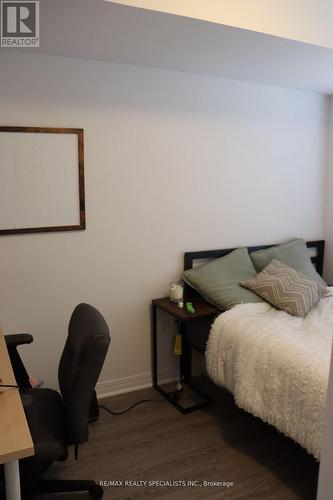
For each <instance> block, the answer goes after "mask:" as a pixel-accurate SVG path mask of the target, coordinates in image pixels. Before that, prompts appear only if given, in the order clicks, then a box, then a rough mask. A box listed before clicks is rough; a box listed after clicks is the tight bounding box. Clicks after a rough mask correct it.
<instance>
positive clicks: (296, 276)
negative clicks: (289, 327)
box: [240, 259, 328, 318]
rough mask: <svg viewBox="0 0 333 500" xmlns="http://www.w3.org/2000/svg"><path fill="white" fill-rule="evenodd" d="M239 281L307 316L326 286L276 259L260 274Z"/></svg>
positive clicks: (277, 304) (295, 313) (274, 302)
mask: <svg viewBox="0 0 333 500" xmlns="http://www.w3.org/2000/svg"><path fill="white" fill-rule="evenodd" d="M240 285H241V286H243V287H245V288H247V289H249V290H252V291H253V292H254V293H256V294H257V295H259V297H261V298H263V299H264V300H266V302H269V303H270V304H272V305H273V306H275V307H277V308H278V309H282V310H283V311H286V312H287V313H289V314H291V315H293V316H300V317H301V318H305V316H306V315H307V314H308V312H309V311H310V310H311V309H312V308H313V306H315V305H316V304H317V303H318V302H319V300H320V299H321V297H323V296H324V295H326V294H327V293H328V292H327V289H326V288H325V287H324V286H323V285H321V284H320V283H316V282H315V281H313V280H311V279H310V278H308V277H307V276H305V275H304V274H302V273H300V272H298V271H296V270H295V269H293V268H292V267H289V266H287V265H286V264H283V263H282V262H280V261H279V260H277V259H273V260H272V261H271V262H270V263H269V264H268V266H266V267H265V269H263V271H261V272H260V273H259V274H258V275H257V277H256V278H255V279H253V280H249V281H241V282H240Z"/></svg>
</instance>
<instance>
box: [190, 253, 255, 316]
mask: <svg viewBox="0 0 333 500" xmlns="http://www.w3.org/2000/svg"><path fill="white" fill-rule="evenodd" d="M256 276H257V273H256V271H255V269H254V267H253V264H252V262H251V259H250V256H249V253H248V250H247V248H237V250H234V251H233V252H230V253H229V254H227V255H226V256H225V257H220V258H219V259H214V260H212V261H210V262H208V264H204V265H202V266H200V267H197V268H195V269H189V270H188V271H185V272H184V273H183V279H184V281H185V282H186V283H187V284H188V285H190V286H191V287H193V288H194V289H195V290H197V292H199V293H200V295H202V296H203V297H204V298H205V299H206V300H207V301H208V302H210V303H211V304H213V305H214V306H216V307H217V308H219V309H222V310H225V309H230V308H231V307H233V306H235V305H237V304H242V303H245V302H262V299H261V298H260V297H258V295H256V294H255V293H253V292H251V291H250V290H247V289H245V288H242V287H241V286H240V285H239V282H240V281H247V280H251V279H254V278H255V277H256Z"/></svg>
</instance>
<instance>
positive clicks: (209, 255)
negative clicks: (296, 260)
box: [184, 240, 325, 275]
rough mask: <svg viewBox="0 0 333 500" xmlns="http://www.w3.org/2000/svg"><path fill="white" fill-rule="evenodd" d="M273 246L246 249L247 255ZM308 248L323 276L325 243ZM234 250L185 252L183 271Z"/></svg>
mask: <svg viewBox="0 0 333 500" xmlns="http://www.w3.org/2000/svg"><path fill="white" fill-rule="evenodd" d="M273 246H275V245H263V246H259V247H247V248H248V251H249V253H251V252H256V251H257V250H264V249H265V248H271V247H273ZM306 246H307V247H308V248H313V249H315V251H316V255H314V256H311V260H312V263H313V264H314V265H315V268H316V271H317V273H319V274H320V275H322V274H323V266H324V250H325V241H324V240H318V241H308V242H307V243H306ZM233 250H236V249H235V248H227V249H222V250H201V251H199V252H186V253H185V254H184V271H187V269H192V267H193V261H195V260H200V259H218V258H219V257H223V256H224V255H227V254H228V253H230V252H232V251H233Z"/></svg>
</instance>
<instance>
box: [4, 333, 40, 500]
mask: <svg viewBox="0 0 333 500" xmlns="http://www.w3.org/2000/svg"><path fill="white" fill-rule="evenodd" d="M0 379H1V381H0V384H9V385H16V380H15V377H14V373H13V369H12V365H11V362H10V359H9V355H8V351H7V347H6V342H5V339H4V336H3V332H2V330H1V328H0ZM0 391H1V392H0V464H5V479H6V500H19V499H20V498H21V494H20V475H19V465H18V460H19V459H20V458H25V457H30V456H31V455H33V454H34V445H33V442H32V439H31V435H30V431H29V427H28V424H27V420H26V418H25V414H24V410H23V406H22V402H21V397H20V394H19V391H18V389H13V388H5V387H0Z"/></svg>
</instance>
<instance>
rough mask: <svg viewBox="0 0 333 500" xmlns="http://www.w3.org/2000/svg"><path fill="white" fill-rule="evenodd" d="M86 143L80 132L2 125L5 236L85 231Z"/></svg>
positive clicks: (1, 221) (0, 212) (0, 202)
mask: <svg viewBox="0 0 333 500" xmlns="http://www.w3.org/2000/svg"><path fill="white" fill-rule="evenodd" d="M25 134H27V135H25ZM35 134H36V136H35ZM52 134H54V136H53V135H52ZM83 141H84V139H83V129H80V128H52V127H10V126H0V184H1V186H2V190H3V194H2V195H0V235H10V234H24V233H42V232H53V231H75V230H84V229H86V215H85V189H84V144H83ZM39 203H40V205H39ZM66 210H67V212H66ZM25 221H27V223H25ZM35 222H36V224H35ZM9 226H10V227H9Z"/></svg>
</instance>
